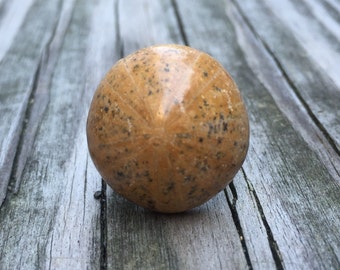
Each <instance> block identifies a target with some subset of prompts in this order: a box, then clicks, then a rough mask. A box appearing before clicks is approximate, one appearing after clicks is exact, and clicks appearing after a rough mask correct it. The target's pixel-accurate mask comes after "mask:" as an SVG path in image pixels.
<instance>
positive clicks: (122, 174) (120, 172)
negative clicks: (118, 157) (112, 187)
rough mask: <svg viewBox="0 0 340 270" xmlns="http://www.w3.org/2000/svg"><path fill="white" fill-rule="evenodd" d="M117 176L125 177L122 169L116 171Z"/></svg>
mask: <svg viewBox="0 0 340 270" xmlns="http://www.w3.org/2000/svg"><path fill="white" fill-rule="evenodd" d="M117 176H118V177H119V178H123V177H125V175H124V173H123V172H122V171H118V172H117Z"/></svg>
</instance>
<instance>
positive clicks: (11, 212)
mask: <svg viewBox="0 0 340 270" xmlns="http://www.w3.org/2000/svg"><path fill="white" fill-rule="evenodd" d="M46 4H47V2H46ZM61 4H62V5H61V6H59V8H60V9H59V11H58V10H56V11H58V13H56V14H55V15H54V16H53V17H55V18H57V19H58V18H59V21H58V20H55V21H54V23H55V25H54V29H55V31H50V33H49V34H53V37H52V38H51V42H50V43H49V46H48V48H47V49H45V50H43V51H42V50H40V52H39V51H38V52H39V53H42V52H43V53H44V55H43V56H39V55H37V56H36V59H38V60H39V59H44V60H45V61H43V62H42V63H41V64H40V66H41V68H40V71H39V72H38V74H37V78H36V82H37V83H36V84H35V86H34V89H33V91H34V95H35V100H34V102H33V103H32V104H30V105H29V106H30V107H29V112H30V113H29V114H28V119H27V125H31V124H34V125H36V128H34V129H32V128H30V127H26V128H25V131H24V135H23V140H24V141H25V143H27V142H32V145H31V147H28V148H22V149H24V151H23V150H22V151H21V152H20V156H19V157H18V158H17V160H20V158H22V155H24V156H25V159H26V162H25V164H24V165H25V166H24V169H23V172H22V174H21V177H20V179H14V180H18V181H19V183H20V185H19V188H18V191H17V192H16V193H13V192H8V194H7V198H6V201H5V203H4V205H3V207H2V208H1V210H0V220H1V227H0V239H1V246H0V254H1V256H0V268H1V269H37V268H38V269H86V268H87V269H99V268H100V247H101V242H100V239H101V238H100V232H101V231H100V228H101V227H100V203H99V202H97V201H96V200H95V199H94V197H93V194H94V193H95V191H97V190H100V189H101V181H100V178H99V177H98V173H97V171H96V170H95V168H94V166H93V164H92V162H91V161H90V160H89V158H88V150H87V143H86V135H85V123H86V116H87V110H88V106H89V102H90V99H91V97H92V95H93V92H94V90H95V88H96V86H97V84H98V82H99V80H100V79H101V77H102V76H103V75H104V74H105V72H106V71H107V70H108V68H109V66H110V65H111V64H112V62H114V61H115V60H117V59H115V58H114V55H115V54H114V44H115V34H114V31H112V29H113V30H114V28H112V27H113V26H114V23H113V17H112V13H111V11H112V10H110V9H107V6H110V5H112V2H110V1H97V2H96V3H92V4H88V5H83V4H82V3H81V2H79V1H78V2H75V1H65V2H63V3H61ZM39 6H40V8H45V9H46V10H48V6H49V5H48V4H47V6H44V5H43V4H42V3H39ZM51 7H52V6H51ZM29 12H30V13H32V15H31V16H32V17H34V16H36V17H38V16H39V15H38V14H39V12H42V10H39V9H34V8H33V9H31V10H30V11H29ZM36 12H38V13H36ZM46 16H47V15H46ZM61 20H62V21H61ZM52 28H53V27H52ZM20 31H21V30H20ZM27 34H28V33H27ZM29 34H30V35H32V33H29ZM26 39H28V37H26ZM40 42H42V40H40ZM26 46H28V45H26ZM41 46H44V43H43V42H42V45H41ZM2 63H3V62H2ZM23 71H24V70H23ZM1 77H2V78H6V79H7V80H9V81H12V80H13V78H11V77H10V76H9V75H8V76H7V77H5V76H4V75H2V76H1ZM14 79H15V78H14ZM19 90H22V89H21V88H20V87H18V91H19ZM42 96H44V97H42ZM46 96H48V97H47V99H48V101H47V102H46V101H44V99H45V97H46ZM39 110H42V112H39ZM34 111H36V114H33V112H34ZM37 116H38V117H37ZM28 130H31V132H27V131H28ZM19 251H20V252H19Z"/></svg>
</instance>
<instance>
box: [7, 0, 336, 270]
mask: <svg viewBox="0 0 340 270" xmlns="http://www.w3.org/2000/svg"><path fill="white" fill-rule="evenodd" d="M164 43H179V44H186V45H189V46H192V47H194V48H197V49H200V50H203V51H205V52H207V53H209V54H210V55H212V56H213V57H215V58H216V59H217V60H218V61H219V62H221V63H222V65H223V66H224V67H225V68H226V69H227V70H228V71H229V72H230V74H231V75H232V76H233V78H234V79H235V81H236V82H237V84H238V86H239V88H240V90H241V93H242V95H243V98H244V100H245V103H246V106H247V109H248V112H249V118H250V127H251V139H250V148H249V152H248V156H247V159H246V161H245V163H244V165H243V167H242V169H241V170H240V171H239V173H238V174H237V175H236V177H235V179H234V181H233V183H232V184H230V185H229V186H228V187H227V188H226V190H225V191H223V192H221V193H219V194H218V195H217V196H216V197H215V198H213V199H212V200H211V201H209V202H208V203H206V204H204V205H202V206H201V207H198V208H196V209H194V210H192V211H190V212H188V213H184V214H176V215H161V214H156V213H152V212H149V211H147V210H144V209H141V208H139V207H137V206H135V205H133V204H131V203H130V202H127V201H126V200H125V199H123V198H121V197H119V196H118V195H116V194H115V193H114V192H113V191H112V190H111V189H110V188H109V187H106V185H105V183H104V182H102V180H101V178H100V176H99V174H98V173H97V171H96V169H95V168H94V165H93V164H92V161H91V159H90V158H89V155H88V150H87V144H86V134H85V124H86V118H87V111H88V108H89V104H90V101H91V98H92V95H93V93H94V90H95V89H96V87H97V85H98V83H99V81H100V80H101V78H102V77H103V76H104V75H105V73H106V72H107V71H108V69H109V68H110V67H111V66H112V65H113V64H114V63H115V62H116V61H117V60H118V59H120V58H121V57H123V56H125V55H127V54H129V53H132V52H133V51H135V50H137V49H139V48H142V47H146V46H149V45H153V44H164ZM0 151H1V152H0V205H1V206H0V269H327V270H328V269H340V234H339V228H340V3H339V1H337V0H309V1H302V0H296V1H293V0H281V1H275V0H259V1H252V0H243V1H237V0H216V1H204V0H187V1H184V0H161V1H151V0H124V1H122V0H120V1H118V0H95V1H81V0H69V1H66V0H64V1H62V0H59V1H58V0H55V1H44V0H27V1H23V0H13V1H8V0H0ZM94 195H95V196H94Z"/></svg>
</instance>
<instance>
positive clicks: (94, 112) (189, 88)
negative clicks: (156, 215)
mask: <svg viewBox="0 0 340 270" xmlns="http://www.w3.org/2000/svg"><path fill="white" fill-rule="evenodd" d="M87 141H88V147H89V151H90V155H91V158H92V160H93V162H94V164H95V166H96V168H97V169H98V171H99V173H100V174H101V176H102V177H103V179H104V180H105V181H106V182H107V183H108V184H109V185H110V186H111V187H112V189H113V190H115V191H116V192H117V193H119V194H121V195H122V196H123V197H125V198H127V199H128V200H130V201H132V202H134V203H136V204H138V205H140V206H143V207H145V208H148V209H151V210H153V211H158V212H164V213H175V212H183V211H185V210H188V209H191V208H193V207H196V206H198V205H200V204H202V203H204V202H206V201H207V200H209V199H210V198H212V197H213V196H214V195H216V194H217V193H218V192H219V191H221V190H222V189H223V188H225V187H226V185H227V184H229V183H230V181H231V180H232V178H233V177H234V175H235V174H236V172H237V171H238V170H239V169H240V167H241V165H242V163H243V161H244V159H245V157H246V153H247V150H248V143H249V123H248V117H247V112H246V109H245V106H244V103H243V101H242V98H241V95H240V92H239V90H238V88H237V86H236V84H235V83H234V81H233V80H232V78H231V77H230V75H229V74H228V73H227V72H226V71H225V70H224V69H223V67H222V66H221V65H220V64H219V63H218V62H217V61H216V60H214V59H213V58H212V57H211V56H209V55H208V54H206V53H203V52H200V51H198V50H195V49H193V48H190V47H186V46H181V45H160V46H153V47H149V48H145V49H141V50H139V51H137V52H135V53H133V54H131V55H129V56H127V57H125V58H123V59H121V60H120V61H118V62H117V63H116V64H115V65H114V66H113V67H112V68H111V70H110V71H109V72H108V73H107V74H106V76H105V77H104V78H103V80H102V81H101V83H100V85H99V86H98V89H97V90H96V92H95V94H94V97H93V100H92V103H91V106H90V110H89V114H88V119H87Z"/></svg>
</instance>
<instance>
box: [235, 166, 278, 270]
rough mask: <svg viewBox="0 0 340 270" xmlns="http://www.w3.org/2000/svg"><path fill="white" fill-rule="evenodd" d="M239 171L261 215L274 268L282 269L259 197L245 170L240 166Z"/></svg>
mask: <svg viewBox="0 0 340 270" xmlns="http://www.w3.org/2000/svg"><path fill="white" fill-rule="evenodd" d="M241 171H242V174H243V177H244V179H245V181H246V183H247V186H248V189H249V191H250V193H251V194H252V195H253V197H254V199H255V202H256V207H257V209H258V211H259V213H260V217H261V220H262V223H263V225H264V227H265V229H266V233H267V238H268V243H269V247H270V251H271V253H272V256H273V259H274V262H275V266H276V269H278V270H283V269H284V267H283V260H282V256H281V252H280V249H279V247H278V245H277V243H276V241H275V238H274V235H273V232H272V230H271V228H270V226H269V223H268V221H267V219H266V216H265V214H264V211H263V208H262V205H261V202H260V199H259V197H258V196H257V194H256V191H255V189H254V187H253V185H252V184H251V182H250V180H249V178H248V176H247V174H246V172H245V170H244V169H243V168H241Z"/></svg>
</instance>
